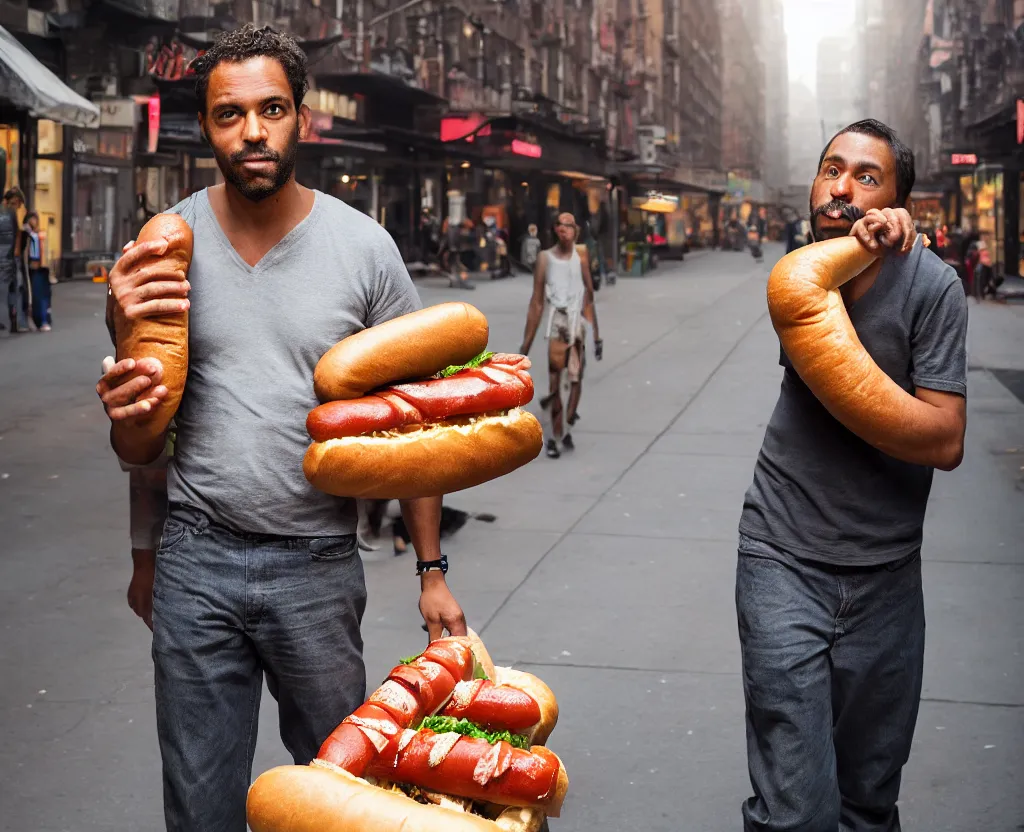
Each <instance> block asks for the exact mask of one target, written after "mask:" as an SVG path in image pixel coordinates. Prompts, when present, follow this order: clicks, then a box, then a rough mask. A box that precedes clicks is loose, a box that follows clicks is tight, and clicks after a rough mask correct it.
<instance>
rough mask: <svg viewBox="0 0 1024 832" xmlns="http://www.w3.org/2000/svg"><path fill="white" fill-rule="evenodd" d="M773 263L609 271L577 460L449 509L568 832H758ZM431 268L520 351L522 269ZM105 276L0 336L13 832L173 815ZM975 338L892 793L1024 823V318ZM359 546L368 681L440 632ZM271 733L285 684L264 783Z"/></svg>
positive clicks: (999, 319) (465, 576)
mask: <svg viewBox="0 0 1024 832" xmlns="http://www.w3.org/2000/svg"><path fill="white" fill-rule="evenodd" d="M779 253H780V252H779V249H778V248H777V247H769V249H768V255H769V256H768V257H767V258H766V261H765V263H763V264H756V263H755V262H754V261H753V260H752V259H751V258H750V257H749V256H747V255H745V254H740V253H708V254H699V255H695V256H692V257H688V258H687V260H686V261H685V262H684V263H682V264H671V265H666V266H665V267H664V268H663V269H661V270H660V271H658V272H657V273H656V274H655V275H653V276H651V277H648V278H644V279H620V281H619V282H618V283H617V285H615V286H611V287H605V288H602V290H601V291H600V292H599V293H598V314H599V318H600V322H601V330H602V334H603V336H604V339H605V359H604V361H603V362H600V363H598V362H594V361H593V360H592V357H591V361H590V364H589V366H588V374H587V384H586V388H585V391H584V397H583V403H582V406H581V415H582V419H581V421H580V423H579V425H578V426H577V428H578V430H576V431H575V433H574V436H575V438H576V440H577V446H578V449H577V450H576V451H575V454H574V455H572V456H568V455H566V456H563V457H562V458H561V459H560V460H557V461H552V460H549V459H547V458H544V457H541V458H540V459H538V460H536V461H535V462H533V463H531V464H530V465H529V466H527V467H526V468H524V469H521V470H520V471H518V472H516V473H514V474H513V475H510V476H508V477H505V478H503V479H501V480H499V481H496V482H492V483H489V484H487V485H485V486H483V487H480V488H477V489H474V490H472V491H469V492H465V493H462V494H458V495H453V496H452V497H451V498H450V499H449V501H448V502H449V503H450V504H451V505H452V506H455V507H458V508H463V509H467V510H472V511H487V512H491V513H493V514H495V515H497V518H498V519H497V521H496V522H495V523H493V524H489V523H483V522H480V521H476V520H470V522H469V524H468V525H467V526H466V527H465V528H464V529H463V530H462V531H461V532H459V534H458V535H457V536H456V537H455V538H454V539H453V540H452V541H450V542H449V544H448V546H447V553H448V555H449V559H450V561H451V571H450V573H449V579H450V584H451V585H452V587H453V589H454V591H455V592H456V594H457V596H458V597H459V599H460V600H461V601H462V603H463V605H464V607H465V609H466V613H467V616H468V618H469V622H470V624H471V626H473V627H475V628H476V629H477V630H478V631H480V632H481V633H482V635H483V637H484V639H485V641H486V643H487V644H488V646H489V648H490V650H491V651H492V653H493V654H494V656H495V658H496V659H497V660H499V661H500V662H502V663H506V664H510V663H515V664H516V665H518V666H521V667H523V668H524V669H527V670H530V671H531V672H535V673H537V674H538V675H540V676H542V677H543V678H544V679H545V680H546V681H547V682H548V683H549V684H550V685H551V687H552V688H553V689H554V691H555V693H556V695H557V696H558V698H559V703H560V706H561V709H562V710H561V713H562V716H561V720H560V723H559V726H558V728H557V729H556V731H555V733H554V734H553V736H552V739H551V742H550V745H551V746H552V748H553V749H555V750H556V751H557V752H558V753H559V754H560V755H561V756H562V758H563V760H564V761H565V763H566V766H567V768H568V771H569V775H570V778H571V781H572V785H571V788H570V793H569V797H568V799H567V801H566V805H565V810H564V816H563V818H562V819H561V820H559V821H553V822H552V824H551V826H552V829H553V830H557V831H558V832H570V830H581V831H582V830H587V832H597V830H601V831H602V832H603V831H604V830H607V832H618V830H634V829H635V830H650V832H655V830H658V831H660V830H664V831H665V832H691V830H692V831H693V832H698V831H699V832H703V831H704V830H708V831H710V832H718V831H719V830H721V832H727V830H738V829H739V828H740V820H739V804H740V802H741V801H742V800H743V799H744V798H745V797H746V796H747V794H748V790H749V783H748V780H747V775H746V764H745V755H744V742H745V740H744V727H743V701H742V691H741V683H740V676H739V649H738V640H737V636H736V623H735V615H734V604H733V576H734V566H735V557H736V555H735V543H736V525H737V521H738V517H739V512H740V508H741V504H742V498H743V493H744V491H745V490H746V488H747V486H748V484H749V482H750V477H751V472H752V467H753V463H754V458H755V456H756V453H757V450H758V447H759V444H760V440H761V436H762V434H763V431H764V426H765V424H766V421H767V419H768V417H769V415H770V412H771V408H772V406H773V404H774V401H775V397H776V394H777V390H778V383H779V378H780V373H781V370H780V368H779V367H778V362H777V359H778V342H777V340H776V338H775V336H774V333H773V331H772V328H771V325H770V322H769V320H768V318H767V314H766V309H765V302H764V285H765V279H766V276H767V273H768V269H769V266H770V263H771V262H772V261H773V260H774V258H777V257H778V256H779ZM420 285H421V287H422V292H423V296H424V300H425V302H427V303H435V302H439V301H442V300H446V299H451V298H456V299H464V300H468V301H469V302H472V303H474V304H477V305H478V306H479V307H480V308H481V309H482V310H483V311H484V312H485V313H486V314H487V315H488V317H489V319H490V323H491V328H492V340H491V345H492V347H493V348H495V349H502V350H513V351H514V350H515V349H517V348H518V346H519V343H520V339H521V337H522V328H523V322H524V320H525V312H526V304H527V299H528V295H529V288H530V284H529V279H528V278H527V277H525V276H524V277H517V278H515V279H512V280H506V281H501V282H494V283H485V284H480V285H479V286H478V290H477V291H476V292H473V293H461V292H454V291H452V290H448V289H446V288H444V287H443V286H442V284H441V283H440V282H436V281H431V280H427V281H424V282H423V283H421V284H420ZM104 292H105V287H103V286H99V285H93V284H89V283H82V284H75V285H60V286H57V287H55V292H54V300H55V306H54V322H55V328H54V331H53V332H52V333H50V334H48V335H44V334H33V335H21V336H15V337H11V336H7V335H6V333H3V336H5V337H3V338H2V339H0V477H2V480H0V528H2V530H3V533H2V542H0V552H2V554H0V626H2V640H0V668H2V671H0V672H2V673H3V676H4V683H3V685H2V686H0V738H2V743H0V809H2V811H0V828H2V829H4V830H9V831H10V832H28V831H29V830H32V831H33V832H35V831H36V830H38V832H57V830H74V832H94V831H95V830H157V829H160V828H162V827H161V821H162V815H161V803H160V772H159V757H158V753H157V746H156V736H155V727H154V714H153V687H152V667H151V661H150V657H149V631H148V630H147V629H146V627H145V625H143V624H142V623H141V622H140V621H138V619H136V618H135V617H134V615H133V614H132V613H131V611H130V610H129V609H128V606H127V604H126V602H125V597H124V596H125V589H126V587H127V582H128V578H129V575H130V569H131V566H130V560H129V547H128V532H127V529H128V503H127V491H128V489H127V486H128V479H127V476H126V475H125V474H123V473H121V472H120V471H119V469H118V466H117V464H116V462H115V460H114V458H113V456H112V454H111V452H110V450H109V448H108V445H107V442H106V429H107V422H106V417H105V416H104V415H103V412H102V410H101V408H100V407H99V405H98V402H97V401H96V397H95V394H94V393H93V390H92V387H93V384H94V382H95V379H96V377H97V374H98V369H99V364H100V360H101V358H102V357H103V356H104V355H105V354H107V352H108V351H109V345H108V342H107V339H106V333H105V330H104V327H103V323H102V309H103V295H104ZM543 349H544V343H543V340H542V339H538V343H537V345H536V347H535V350H534V359H535V361H538V362H539V360H540V356H541V355H542V353H543ZM970 353H971V373H970V392H969V395H970V405H969V423H968V438H967V454H966V460H965V462H964V464H963V465H962V466H961V468H960V469H958V470H957V471H956V472H953V473H951V474H943V473H939V474H937V475H936V482H935V487H934V489H933V496H932V501H931V504H930V509H929V514H928V520H927V523H926V535H925V536H926V550H925V572H924V575H925V594H926V600H927V615H928V654H927V662H926V677H925V685H924V694H923V697H924V701H923V703H922V706H921V714H920V719H919V722H918V726H917V734H916V740H915V749H914V753H913V757H912V759H911V762H910V764H909V766H908V767H907V769H906V771H905V777H904V787H903V794H902V804H901V805H902V811H903V814H904V819H905V824H904V828H905V829H907V830H919V831H920V832H941V831H942V830H950V831H951V832H976V831H977V830H985V832H1010V830H1019V829H1022V828H1024V825H1022V824H1024V792H1022V790H1021V788H1020V782H1021V779H1020V778H1021V775H1020V772H1021V771H1022V769H1024V672H1022V662H1021V653H1022V642H1024V639H1022V635H1021V634H1022V632H1024V615H1022V601H1024V510H1022V509H1024V500H1022V496H1024V404H1022V403H1021V402H1020V401H1019V400H1018V399H1016V398H1015V397H1014V396H1013V395H1011V393H1010V392H1009V390H1008V389H1007V388H1006V387H1004V386H1003V384H1002V383H1000V381H998V380H997V378H996V375H995V374H994V373H993V372H992V371H993V370H1018V371H1020V370H1024V306H1021V305H1016V306H1014V305H995V304H990V305H984V306H976V305H974V303H973V302H972V306H971V333H970ZM538 366H539V367H540V368H543V364H542V363H538ZM1004 375H1005V374H1004ZM535 378H536V379H537V382H538V386H539V388H540V389H541V390H543V389H544V388H546V383H547V382H546V379H545V378H544V373H543V371H541V372H538V373H535ZM535 406H536V405H534V407H535ZM297 418H302V415H301V414H299V415H298V416H297ZM365 560H366V570H367V579H368V582H369V591H370V602H369V607H368V610H367V614H366V618H365V627H364V632H365V638H366V656H367V663H368V668H369V678H370V680H371V683H372V681H373V680H379V679H381V678H383V676H384V674H385V673H386V672H387V670H388V669H389V668H390V667H391V666H392V665H393V664H394V663H395V662H396V661H397V659H398V658H399V657H401V656H405V655H409V654H410V653H414V652H416V651H417V650H418V649H420V648H421V647H422V645H423V641H424V634H423V632H422V631H421V630H420V629H419V623H420V620H419V614H418V611H417V609H416V599H417V587H418V582H417V580H416V578H415V577H414V575H413V563H412V557H411V556H410V555H406V556H405V557H402V558H395V557H393V556H392V555H391V552H390V549H389V548H387V547H385V548H383V549H381V550H380V551H379V552H372V553H369V554H368V555H367V556H366V558H365ZM276 727H277V726H276V717H275V713H274V708H273V700H272V699H271V698H270V697H269V695H267V694H265V695H264V700H263V712H262V717H261V734H260V739H259V746H258V751H257V758H256V772H255V773H256V774H258V773H259V772H260V771H262V770H265V769H266V768H269V767H271V766H273V765H277V764H280V763H283V762H287V756H286V754H285V752H284V749H283V746H282V745H281V742H280V740H279V738H278V737H277V735H276Z"/></svg>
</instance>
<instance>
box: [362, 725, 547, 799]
mask: <svg viewBox="0 0 1024 832" xmlns="http://www.w3.org/2000/svg"><path fill="white" fill-rule="evenodd" d="M560 769H561V763H560V762H559V759H558V757H556V756H555V755H554V754H553V753H552V752H551V751H549V750H548V749H547V748H544V747H543V746H540V745H537V746H534V747H533V748H531V749H530V750H529V751H526V750H524V749H520V748H514V747H513V746H511V745H509V744H508V743H507V742H504V741H499V742H496V743H495V744H494V745H491V743H489V742H488V741H487V740H485V739H476V738H473V737H463V736H460V735H459V734H435V733H434V732H433V731H427V730H424V731H417V732H416V733H415V736H408V735H406V736H403V738H402V740H401V741H400V742H399V745H398V749H397V750H396V752H395V753H394V755H393V756H392V757H391V758H389V757H387V756H385V755H379V756H378V757H377V758H376V759H375V760H374V761H373V762H372V763H371V764H370V766H369V767H368V768H367V770H366V773H367V775H368V776H371V777H377V778H380V779H384V780H391V781H393V782H396V783H408V784H410V785H413V786H419V787H420V788H422V789H429V790H431V791H438V792H443V793H444V794H451V795H455V796H457V797H466V798H469V799H470V800H483V801H486V802H488V803H497V804H500V805H503V806H536V807H542V808H548V807H549V806H550V802H551V801H552V800H553V799H554V798H555V795H556V792H557V786H558V781H559V770H560ZM556 808H557V807H556ZM551 814H553V815H554V816H556V817H557V814H555V813H554V812H552V813H551Z"/></svg>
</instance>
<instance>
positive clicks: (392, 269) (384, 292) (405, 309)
mask: <svg viewBox="0 0 1024 832" xmlns="http://www.w3.org/2000/svg"><path fill="white" fill-rule="evenodd" d="M375 262H376V268H375V270H374V282H373V284H372V286H371V292H370V306H369V314H368V315H367V321H366V325H367V326H368V327H369V326H376V325H377V324H382V323H384V322H385V321H390V320H391V319H392V318H397V317H399V316H401V315H407V314H408V313H410V312H415V311H416V310H418V309H420V308H422V306H423V304H422V302H421V301H420V296H419V293H418V292H417V291H416V287H415V286H414V285H413V282H412V278H411V277H409V270H408V269H407V268H406V267H405V263H404V262H402V256H401V255H400V254H399V253H398V246H396V245H395V241H394V240H393V239H392V238H391V235H390V234H388V233H387V232H386V231H383V230H382V231H381V235H380V242H379V243H378V249H377V256H376V258H375Z"/></svg>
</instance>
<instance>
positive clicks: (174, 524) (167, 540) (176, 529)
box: [160, 517, 188, 552]
mask: <svg viewBox="0 0 1024 832" xmlns="http://www.w3.org/2000/svg"><path fill="white" fill-rule="evenodd" d="M186 534H188V526H187V525H186V524H184V523H182V522H181V521H180V520H176V519H174V518H173V517H168V518H167V520H165V521H164V530H163V534H161V535H160V551H161V552H166V551H167V550H168V549H172V548H174V547H175V546H177V545H178V544H179V543H181V541H182V540H184V539H185V535H186Z"/></svg>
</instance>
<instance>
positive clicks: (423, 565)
mask: <svg viewBox="0 0 1024 832" xmlns="http://www.w3.org/2000/svg"><path fill="white" fill-rule="evenodd" d="M431 569H439V570H440V571H441V574H442V575H447V574H448V558H447V557H445V556H444V555H441V557H440V558H439V559H438V560H418V561H416V574H417V575H422V574H423V573H424V572H429V571H430V570H431Z"/></svg>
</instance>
